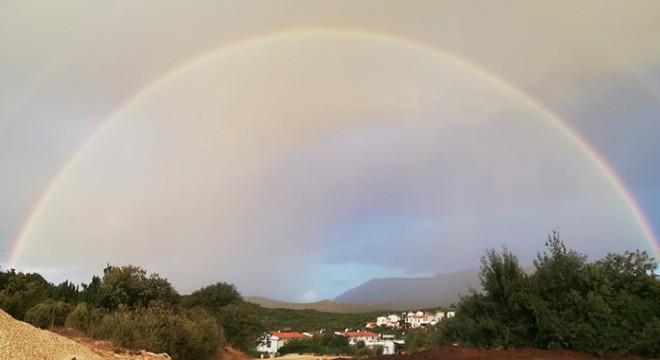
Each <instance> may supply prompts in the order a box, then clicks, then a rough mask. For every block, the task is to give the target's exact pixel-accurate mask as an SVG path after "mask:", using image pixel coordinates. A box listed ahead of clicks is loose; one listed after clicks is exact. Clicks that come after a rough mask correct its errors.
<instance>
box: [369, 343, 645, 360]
mask: <svg viewBox="0 0 660 360" xmlns="http://www.w3.org/2000/svg"><path fill="white" fill-rule="evenodd" d="M603 359H609V360H641V359H644V358H640V357H634V356H627V357H606V358H601V357H597V356H593V355H589V354H584V353H578V352H574V351H568V350H541V349H532V348H529V349H474V348H467V347H462V346H445V347H441V348H439V349H432V350H423V351H420V352H416V353H412V354H405V355H404V354H402V355H385V356H377V357H372V358H369V359H366V360H603Z"/></svg>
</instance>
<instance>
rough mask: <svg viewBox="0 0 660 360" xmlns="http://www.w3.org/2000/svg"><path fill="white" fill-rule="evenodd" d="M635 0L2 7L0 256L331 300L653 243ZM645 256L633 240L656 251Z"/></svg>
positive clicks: (659, 163) (652, 100)
mask: <svg viewBox="0 0 660 360" xmlns="http://www.w3.org/2000/svg"><path fill="white" fill-rule="evenodd" d="M659 34H660V3H659V2H657V1H579V2H567V1H564V2H556V1H533V2H530V1H461V2H456V1H451V2H450V1H447V2H443V1H358V2H356V1H316V2H313V1H263V2H261V1H208V2H202V1H193V2H180V1H106V2H103V1H92V2H90V1H66V0H65V1H57V2H49V1H41V2H39V1H6V0H2V1H0V45H1V46H0V79H1V82H0V199H1V200H2V206H0V266H2V268H5V269H6V268H9V267H14V268H16V269H18V270H22V271H39V272H41V273H42V274H44V275H45V276H46V277H47V278H48V279H49V280H50V281H53V282H59V281H63V280H64V279H70V280H73V281H75V282H84V281H89V279H90V278H91V276H92V275H98V274H100V273H101V271H102V269H103V267H104V266H105V265H106V264H108V263H110V264H113V265H124V264H137V265H141V266H143V267H145V268H146V269H147V270H148V271H150V272H157V273H159V274H160V275H161V276H163V277H166V278H168V279H169V280H170V281H172V282H173V284H174V285H175V287H176V288H177V289H178V290H179V291H180V292H182V293H187V292H190V291H192V290H195V289H197V288H199V287H201V286H203V285H207V284H210V283H213V282H216V281H228V282H232V283H235V284H236V285H237V287H238V289H239V291H241V292H242V293H243V294H245V295H264V296H269V297H273V298H277V299H282V300H292V301H315V300H320V299H326V298H333V297H335V296H337V295H339V294H340V293H342V292H343V291H345V290H348V289H349V288H352V287H354V286H357V285H359V284H361V283H362V282H364V281H366V280H368V279H370V278H373V277H388V276H430V275H434V274H437V273H445V272H452V271H458V270H464V269H471V268H476V267H478V265H479V259H480V257H481V256H482V255H483V254H484V251H485V250H486V249H488V248H500V247H501V246H502V245H506V246H507V247H508V248H509V249H510V250H512V251H513V252H514V253H516V254H518V255H519V256H520V259H521V261H522V262H523V263H524V264H526V265H527V264H531V261H532V259H533V258H534V256H535V254H536V253H537V252H538V251H539V250H541V249H542V247H543V242H544V241H545V239H546V237H547V235H548V233H549V232H551V231H553V230H556V229H559V231H560V232H561V235H562V237H563V239H564V240H565V242H566V243H567V245H568V246H569V247H571V248H574V249H576V250H578V251H581V252H584V253H586V254H588V255H589V256H590V257H591V258H598V257H601V256H603V255H604V254H606V253H607V252H612V251H614V252H621V251H623V250H627V249H642V250H648V251H650V252H654V253H655V252H656V249H657V248H658V244H657V240H656V238H655V235H654V233H655V232H657V231H660V160H659V159H660V141H658V139H657V137H658V134H660V42H658V41H657V39H658V35H659ZM656 256H657V253H656Z"/></svg>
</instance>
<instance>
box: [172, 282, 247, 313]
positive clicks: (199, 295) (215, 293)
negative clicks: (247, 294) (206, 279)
mask: <svg viewBox="0 0 660 360" xmlns="http://www.w3.org/2000/svg"><path fill="white" fill-rule="evenodd" d="M182 301H183V304H184V305H185V306H186V307H189V308H192V307H195V306H199V307H201V308H203V309H205V310H206V311H208V312H210V313H212V314H215V313H217V312H218V311H219V310H220V309H221V308H223V307H225V306H227V305H232V304H240V303H242V302H243V298H242V297H241V294H240V293H239V292H238V290H236V286H234V284H229V283H224V282H218V283H215V284H213V285H209V286H205V287H203V288H201V289H199V290H197V291H194V292H193V293H192V294H190V295H188V296H185V297H184V298H183V300H182Z"/></svg>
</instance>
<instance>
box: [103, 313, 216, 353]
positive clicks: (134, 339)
mask: <svg viewBox="0 0 660 360" xmlns="http://www.w3.org/2000/svg"><path fill="white" fill-rule="evenodd" d="M99 337H101V338H103V339H107V340H110V341H112V343H113V344H114V345H115V346H116V347H121V348H126V349H133V350H138V349H145V350H148V351H152V352H157V353H160V352H165V353H167V354H169V355H170V356H171V357H172V359H192V360H195V359H208V358H209V357H211V356H213V355H215V354H216V352H217V351H218V349H219V348H220V347H221V346H222V345H223V343H224V336H223V333H222V330H221V329H220V328H219V327H218V325H217V322H216V320H215V318H213V317H212V316H210V315H209V314H208V313H206V312H205V311H204V310H202V309H194V310H186V311H182V312H181V311H177V310H176V309H174V308H170V307H167V306H162V305H158V304H156V305H152V306H149V307H148V308H145V309H136V310H128V309H125V308H123V309H120V310H118V311H115V312H112V313H109V314H107V315H106V316H104V317H103V319H102V321H101V327H100V329H99Z"/></svg>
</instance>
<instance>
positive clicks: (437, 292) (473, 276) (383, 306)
mask: <svg viewBox="0 0 660 360" xmlns="http://www.w3.org/2000/svg"><path fill="white" fill-rule="evenodd" d="M470 287H472V288H475V289H479V288H480V282H479V270H477V269H474V270H467V271H461V272H457V273H450V274H439V275H436V276H434V277H416V278H384V279H371V280H369V281H367V282H365V283H364V284H362V285H360V286H358V287H356V288H353V289H351V290H348V291H346V292H345V293H343V294H341V295H339V296H338V297H336V298H335V299H334V300H332V301H331V300H324V301H318V302H314V303H290V302H284V301H278V300H273V299H269V298H265V297H260V296H247V297H244V298H245V300H246V301H249V302H251V303H255V304H259V305H261V306H263V307H265V308H269V309H291V310H305V309H311V310H317V311H322V312H329V313H365V312H373V311H387V310H392V311H394V310H402V311H403V310H411V309H423V308H431V307H438V306H448V305H451V304H452V303H456V302H458V300H459V294H467V292H468V291H469V289H470Z"/></svg>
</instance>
